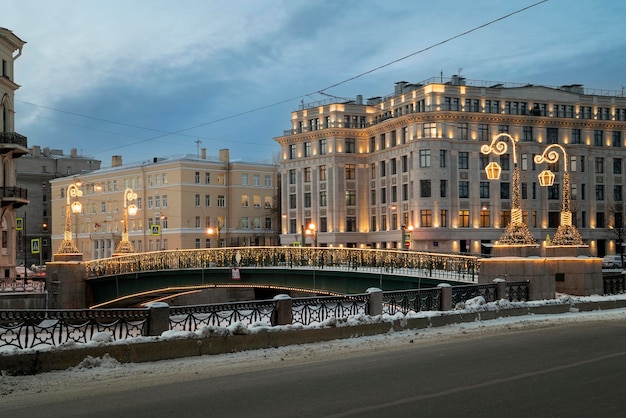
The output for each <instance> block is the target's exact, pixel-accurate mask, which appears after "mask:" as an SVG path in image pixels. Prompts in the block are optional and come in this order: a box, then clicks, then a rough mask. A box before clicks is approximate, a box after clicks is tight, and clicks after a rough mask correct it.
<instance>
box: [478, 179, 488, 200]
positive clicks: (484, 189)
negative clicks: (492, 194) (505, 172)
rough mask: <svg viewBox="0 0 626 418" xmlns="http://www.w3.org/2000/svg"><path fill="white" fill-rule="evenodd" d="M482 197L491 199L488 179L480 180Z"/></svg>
mask: <svg viewBox="0 0 626 418" xmlns="http://www.w3.org/2000/svg"><path fill="white" fill-rule="evenodd" d="M480 198H481V199H489V182H488V181H481V182H480Z"/></svg>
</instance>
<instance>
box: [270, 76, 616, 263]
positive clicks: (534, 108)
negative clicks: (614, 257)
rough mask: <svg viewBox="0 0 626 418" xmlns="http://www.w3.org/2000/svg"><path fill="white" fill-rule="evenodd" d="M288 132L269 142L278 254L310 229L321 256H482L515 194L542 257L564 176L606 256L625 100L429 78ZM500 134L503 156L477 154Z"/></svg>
mask: <svg viewBox="0 0 626 418" xmlns="http://www.w3.org/2000/svg"><path fill="white" fill-rule="evenodd" d="M291 125H292V126H291V129H290V130H289V131H286V132H285V133H284V135H283V136H280V137H277V138H275V140H276V141H277V142H278V143H279V144H280V146H281V162H280V176H281V184H282V185H281V194H282V205H281V215H282V216H281V219H282V223H281V230H282V232H281V243H282V244H284V245H291V244H293V243H295V242H300V241H302V239H303V237H304V238H305V240H307V236H306V235H305V234H304V232H305V230H306V229H307V228H308V227H307V225H310V224H312V225H313V226H314V228H315V230H316V233H317V235H316V238H317V242H318V245H321V246H344V247H363V248H401V247H403V246H405V245H404V244H405V243H404V242H402V238H403V237H404V238H405V240H406V241H407V243H406V246H408V247H409V248H410V249H412V250H420V251H444V252H462V253H474V254H478V253H489V251H490V247H491V246H492V245H493V244H494V243H495V242H496V241H497V240H498V238H499V237H500V236H501V235H502V233H503V231H504V228H505V227H506V226H507V225H508V223H509V222H510V220H511V209H512V205H513V202H512V198H513V195H514V191H515V190H514V187H519V189H520V190H518V192H519V196H520V198H521V199H520V202H521V203H520V206H521V209H522V213H523V221H524V223H525V224H526V225H527V226H528V227H529V230H530V232H531V233H532V235H533V237H534V238H535V239H536V240H537V241H538V242H539V243H544V242H545V241H546V239H549V236H553V234H554V233H555V231H556V229H557V227H558V226H559V222H560V212H561V210H562V202H563V200H564V198H563V196H564V193H563V177H564V176H563V174H564V172H565V171H567V172H568V173H569V176H570V187H569V193H570V198H571V199H570V201H571V208H570V210H571V212H572V218H573V224H574V225H575V226H576V227H577V228H578V230H579V231H580V234H581V236H582V238H583V240H584V242H585V244H587V245H589V251H590V253H591V254H594V255H600V256H602V255H604V254H606V253H613V252H615V250H616V249H615V242H614V239H613V238H612V234H611V229H612V228H614V227H622V226H623V212H624V210H623V199H624V196H623V192H624V190H623V187H624V186H623V185H624V184H625V181H626V171H625V170H626V169H625V168H624V163H625V162H626V148H625V145H624V136H625V134H626V98H625V97H624V93H623V91H622V92H611V91H593V90H586V89H584V88H583V86H581V85H569V86H561V87H545V86H539V85H521V84H520V85H514V84H502V83H490V82H484V81H470V80H466V79H465V78H463V77H459V76H453V77H451V78H449V79H444V78H443V77H438V78H436V79H429V80H426V81H424V82H421V83H416V84H411V83H407V82H398V83H396V84H395V89H394V92H393V93H392V94H390V95H388V96H385V97H372V98H370V99H367V100H366V101H364V100H363V99H362V97H361V96H357V98H356V100H349V101H345V100H344V101H340V100H329V101H328V102H327V103H319V102H317V103H315V104H312V105H303V106H302V107H301V108H300V109H298V110H296V111H294V112H292V117H291ZM500 133H505V134H507V135H509V136H510V139H509V140H508V150H507V151H506V152H504V153H503V154H502V155H497V154H494V153H488V154H485V153H483V152H481V147H482V146H483V145H490V144H491V142H492V141H493V139H494V138H495V137H496V136H497V135H498V134H500ZM551 144H559V145H561V146H562V149H563V150H564V152H563V153H562V154H561V156H560V159H559V160H558V161H557V162H556V163H552V164H538V163H536V162H535V159H534V157H535V156H536V155H542V154H543V153H544V152H545V151H546V148H547V147H549V146H550V145H551ZM490 161H497V162H498V163H499V165H500V166H501V168H502V175H501V177H500V179H499V180H498V181H490V180H489V179H487V176H486V174H485V170H484V169H485V167H486V166H487V164H488V163H489V162H490ZM515 164H517V166H518V168H519V170H520V180H519V184H518V186H515V185H514V184H513V179H512V173H513V168H514V166H515ZM548 168H549V169H550V170H551V171H553V172H554V173H555V174H556V181H555V183H554V185H552V186H550V187H541V185H540V183H539V180H538V174H539V173H540V172H542V171H543V170H545V169H548ZM309 229H311V228H309ZM311 241H312V240H311V238H308V241H307V245H310V244H311Z"/></svg>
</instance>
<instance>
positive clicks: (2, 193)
mask: <svg viewBox="0 0 626 418" xmlns="http://www.w3.org/2000/svg"><path fill="white" fill-rule="evenodd" d="M0 197H2V198H3V199H10V198H13V199H28V190H26V189H23V188H21V187H0Z"/></svg>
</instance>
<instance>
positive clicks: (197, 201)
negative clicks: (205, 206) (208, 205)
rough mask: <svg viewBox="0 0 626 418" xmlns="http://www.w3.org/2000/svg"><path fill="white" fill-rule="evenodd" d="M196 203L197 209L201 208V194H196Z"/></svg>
mask: <svg viewBox="0 0 626 418" xmlns="http://www.w3.org/2000/svg"><path fill="white" fill-rule="evenodd" d="M194 202H195V204H196V207H200V194H199V193H196V195H195V196H194Z"/></svg>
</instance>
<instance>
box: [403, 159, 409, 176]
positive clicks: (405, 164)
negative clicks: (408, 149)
mask: <svg viewBox="0 0 626 418" xmlns="http://www.w3.org/2000/svg"><path fill="white" fill-rule="evenodd" d="M407 171H409V157H407V156H406V155H403V156H402V172H403V173H406V172H407Z"/></svg>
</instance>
